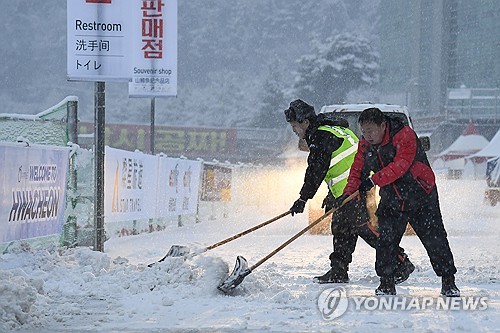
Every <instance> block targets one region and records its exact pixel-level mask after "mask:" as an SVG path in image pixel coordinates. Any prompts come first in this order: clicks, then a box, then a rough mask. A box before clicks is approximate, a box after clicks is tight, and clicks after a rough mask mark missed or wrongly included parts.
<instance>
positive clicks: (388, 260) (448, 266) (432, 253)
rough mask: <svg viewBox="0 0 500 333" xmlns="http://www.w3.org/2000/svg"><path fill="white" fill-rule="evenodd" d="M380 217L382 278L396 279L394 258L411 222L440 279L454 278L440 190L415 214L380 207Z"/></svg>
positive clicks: (378, 266)
mask: <svg viewBox="0 0 500 333" xmlns="http://www.w3.org/2000/svg"><path fill="white" fill-rule="evenodd" d="M379 207H380V206H379ZM377 216H378V223H379V232H380V236H379V238H378V243H377V255H376V261H375V270H376V271H377V275H378V276H383V277H393V276H394V275H395V268H396V266H395V265H396V262H395V260H394V257H395V255H396V253H397V252H398V248H399V242H400V241H401V238H402V237H403V234H404V232H405V229H406V224H407V223H410V225H411V226H412V228H413V230H414V231H415V233H416V234H417V236H418V238H419V239H420V241H421V242H422V244H423V245H424V247H425V249H426V251H427V254H428V256H429V259H430V261H431V264H432V268H433V269H434V272H436V274H437V276H443V275H452V274H455V273H456V272H457V269H456V268H455V264H454V261H453V254H452V253H451V249H450V245H449V243H448V238H447V234H446V230H445V229H444V225H443V219H442V216H441V209H440V207H439V200H438V194H437V190H436V189H435V190H434V191H433V192H431V194H430V195H429V196H428V197H427V198H426V199H425V201H424V202H422V205H421V206H420V207H419V208H418V209H416V210H415V211H411V212H396V211H392V210H390V209H385V210H383V211H380V208H379V210H377Z"/></svg>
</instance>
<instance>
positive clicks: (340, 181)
mask: <svg viewBox="0 0 500 333" xmlns="http://www.w3.org/2000/svg"><path fill="white" fill-rule="evenodd" d="M318 130H320V131H327V132H330V133H332V134H333V135H335V136H336V137H338V138H341V139H344V141H343V143H342V145H341V146H340V148H339V149H337V150H335V151H334V152H333V153H332V158H331V160H330V168H329V169H328V172H327V173H326V176H325V182H326V184H327V185H328V188H329V189H330V192H332V194H333V196H334V197H335V198H338V197H339V196H341V195H342V192H343V191H344V187H345V186H346V184H347V177H348V176H349V170H350V169H351V165H352V163H353V162H354V155H356V151H357V150H358V141H359V139H358V137H357V136H356V134H354V133H353V132H352V131H351V130H350V129H348V128H344V127H339V126H328V125H323V126H320V127H318Z"/></svg>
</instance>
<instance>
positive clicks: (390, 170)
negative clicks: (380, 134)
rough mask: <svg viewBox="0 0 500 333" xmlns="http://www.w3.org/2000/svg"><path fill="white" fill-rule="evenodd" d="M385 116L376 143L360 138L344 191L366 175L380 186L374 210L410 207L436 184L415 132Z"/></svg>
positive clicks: (354, 188)
mask: <svg viewBox="0 0 500 333" xmlns="http://www.w3.org/2000/svg"><path fill="white" fill-rule="evenodd" d="M386 118H387V125H388V126H387V129H386V132H385V135H384V139H383V141H382V143H381V144H380V145H372V144H370V143H369V142H368V141H366V140H365V139H364V138H361V140H360V142H359V146H358V152H357V153H356V156H355V157H354V163H353V165H352V166H351V171H350V173H349V178H348V180H347V185H346V187H345V189H344V194H352V193H354V192H355V191H356V190H357V189H358V187H359V184H360V183H361V181H362V180H363V179H365V178H367V177H369V176H370V173H371V172H374V174H373V175H372V181H373V183H374V184H375V185H378V186H379V187H380V192H379V193H380V203H379V208H378V211H377V213H378V212H381V211H385V210H386V209H390V210H395V211H411V210H414V209H415V208H417V207H419V206H420V202H421V201H422V199H423V198H424V197H426V196H428V195H429V194H430V193H431V192H432V191H433V190H435V188H436V181H435V175H434V172H433V171H432V169H431V167H430V164H429V161H428V160H427V155H426V154H425V151H424V149H423V148H422V144H421V143H420V140H419V139H418V138H417V135H416V133H415V132H414V131H413V130H412V129H411V128H410V127H408V126H406V125H404V124H403V123H402V122H401V121H399V120H398V119H393V118H390V117H386Z"/></svg>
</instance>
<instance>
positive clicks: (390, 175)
mask: <svg viewBox="0 0 500 333" xmlns="http://www.w3.org/2000/svg"><path fill="white" fill-rule="evenodd" d="M358 123H359V125H360V127H361V132H362V134H363V137H362V138H361V140H360V142H359V146H358V151H357V153H356V156H355V157H354V163H353V164H352V166H351V170H350V173H349V178H348V181H347V185H346V187H345V189H344V192H343V195H342V196H340V197H339V198H337V199H336V201H335V206H339V205H340V204H341V202H342V201H343V200H344V199H345V198H346V196H348V195H350V194H352V193H354V192H355V191H356V190H359V191H360V193H364V192H366V191H368V190H369V189H371V188H372V187H373V186H374V185H377V186H379V187H380V203H379V205H378V208H377V212H376V215H377V217H378V223H379V232H380V235H379V239H378V243H377V248H376V262H375V270H376V272H377V275H378V276H379V277H380V285H379V287H378V288H377V289H376V290H375V293H376V295H395V294H396V286H395V283H394V276H395V269H396V262H395V260H394V258H395V257H396V252H397V250H398V248H399V247H398V246H399V242H400V241H401V238H402V237H403V234H404V232H405V229H406V224H407V223H410V225H411V226H412V227H413V230H414V231H415V233H416V234H417V236H418V237H419V239H420V241H421V242H422V244H423V245H424V247H425V249H426V250H427V254H428V256H429V259H430V261H431V264H432V268H433V269H434V271H435V272H436V274H437V276H441V277H442V288H441V294H442V295H444V296H448V297H458V296H460V290H459V289H458V288H457V286H456V285H455V273H456V272H457V269H456V268H455V264H454V261H453V254H452V253H451V250H450V246H449V243H448V239H447V234H446V231H445V229H444V225H443V220H442V217H441V210H440V207H439V199H438V191H437V188H436V182H435V175H434V172H433V171H432V169H431V167H430V164H429V161H428V160H427V156H426V154H425V152H424V150H423V148H422V145H421V143H420V141H419V140H418V138H417V135H416V133H415V132H414V131H413V130H412V129H411V128H410V127H409V126H406V125H404V124H403V123H402V122H401V121H399V120H397V119H393V118H390V117H388V116H386V115H384V114H383V113H382V111H380V110H379V109H377V108H369V109H366V110H364V111H363V112H362V113H361V115H360V116H359V119H358ZM372 173H373V174H372Z"/></svg>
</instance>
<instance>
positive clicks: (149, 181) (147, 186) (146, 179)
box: [104, 146, 158, 223]
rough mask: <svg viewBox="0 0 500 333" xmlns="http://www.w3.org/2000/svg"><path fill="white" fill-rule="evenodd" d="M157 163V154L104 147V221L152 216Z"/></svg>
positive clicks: (153, 212) (154, 209)
mask: <svg viewBox="0 0 500 333" xmlns="http://www.w3.org/2000/svg"><path fill="white" fill-rule="evenodd" d="M157 163H158V159H157V157H156V156H151V155H147V154H143V153H140V152H130V151H126V150H120V149H115V148H111V147H108V146H106V148H105V157H104V172H105V177H104V221H105V223H108V222H118V221H128V220H136V219H147V218H152V217H154V215H155V211H156V207H155V203H156V186H157V184H156V179H157V178H158V174H157V170H158V167H157Z"/></svg>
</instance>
